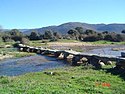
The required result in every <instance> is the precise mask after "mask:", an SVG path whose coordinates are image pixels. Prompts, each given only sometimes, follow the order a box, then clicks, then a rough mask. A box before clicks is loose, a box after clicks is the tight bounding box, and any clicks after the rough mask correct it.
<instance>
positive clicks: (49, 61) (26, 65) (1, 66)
mask: <svg viewBox="0 0 125 94" xmlns="http://www.w3.org/2000/svg"><path fill="white" fill-rule="evenodd" d="M64 66H67V65H66V64H64V62H63V61H58V60H56V58H51V57H46V56H40V55H35V56H30V57H23V58H18V59H7V60H5V61H1V62H0V75H6V76H16V75H21V74H25V73H28V72H38V71H42V70H45V69H51V68H57V67H64Z"/></svg>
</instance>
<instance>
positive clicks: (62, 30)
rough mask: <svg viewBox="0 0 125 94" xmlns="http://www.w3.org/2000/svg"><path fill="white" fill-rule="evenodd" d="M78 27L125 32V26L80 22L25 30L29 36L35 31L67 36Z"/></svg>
mask: <svg viewBox="0 0 125 94" xmlns="http://www.w3.org/2000/svg"><path fill="white" fill-rule="evenodd" d="M76 27H83V29H84V30H86V29H91V30H95V31H98V32H102V31H109V32H116V33H120V32H121V31H122V30H125V24H88V23H80V22H69V23H64V24H61V25H58V26H48V27H42V28H36V29H28V30H25V31H24V30H23V32H24V33H26V34H29V33H30V32H32V31H33V30H36V31H38V32H39V33H44V31H46V30H52V31H57V32H59V33H61V34H66V33H67V31H68V30H69V29H72V28H76Z"/></svg>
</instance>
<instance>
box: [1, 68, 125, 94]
mask: <svg viewBox="0 0 125 94" xmlns="http://www.w3.org/2000/svg"><path fill="white" fill-rule="evenodd" d="M109 67H110V66H109ZM109 67H108V68H109ZM0 91H1V94H9V93H14V94H17V93H27V94H30V93H35V94H44V93H46V94H116V93H117V94H125V81H124V80H123V79H122V78H120V77H119V76H117V75H112V74H111V73H107V68H104V69H101V70H94V69H92V67H84V66H80V67H65V68H58V69H51V70H45V71H44V72H37V73H27V74H25V75H20V76H16V77H3V76H1V77H0Z"/></svg>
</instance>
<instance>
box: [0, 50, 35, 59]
mask: <svg viewBox="0 0 125 94" xmlns="http://www.w3.org/2000/svg"><path fill="white" fill-rule="evenodd" d="M0 54H2V55H12V56H13V57H14V58H17V57H25V56H32V55H35V53H28V52H18V50H17V49H16V48H0Z"/></svg>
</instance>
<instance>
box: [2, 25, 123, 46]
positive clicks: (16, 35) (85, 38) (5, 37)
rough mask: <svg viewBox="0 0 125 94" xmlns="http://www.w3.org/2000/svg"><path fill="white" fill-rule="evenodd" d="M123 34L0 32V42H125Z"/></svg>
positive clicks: (76, 31) (16, 30)
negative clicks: (62, 40) (61, 40)
mask: <svg viewBox="0 0 125 94" xmlns="http://www.w3.org/2000/svg"><path fill="white" fill-rule="evenodd" d="M121 32H122V33H123V34H117V33H114V32H112V33H110V32H108V31H104V32H96V31H93V30H89V29H88V30H84V29H83V28H82V27H76V28H73V29H70V30H69V31H67V34H65V35H61V34H59V33H58V32H56V31H52V30H47V31H45V32H44V33H43V34H42V33H38V31H35V30H34V31H32V32H31V33H30V34H29V35H26V34H23V33H22V32H20V31H19V30H18V29H12V30H9V31H4V32H2V31H1V32H0V42H20V43H23V44H29V40H31V41H34V40H41V41H42V40H49V41H50V42H53V41H58V40H60V39H68V40H77V41H82V42H94V41H100V40H106V41H111V42H122V41H125V34H124V30H123V31H121Z"/></svg>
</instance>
